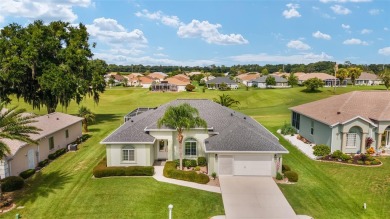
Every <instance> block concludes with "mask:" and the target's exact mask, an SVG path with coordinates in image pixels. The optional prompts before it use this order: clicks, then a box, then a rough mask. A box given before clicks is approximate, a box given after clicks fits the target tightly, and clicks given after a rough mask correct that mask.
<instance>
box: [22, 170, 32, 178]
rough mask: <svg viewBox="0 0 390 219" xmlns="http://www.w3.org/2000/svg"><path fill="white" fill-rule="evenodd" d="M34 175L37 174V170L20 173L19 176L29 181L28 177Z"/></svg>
mask: <svg viewBox="0 0 390 219" xmlns="http://www.w3.org/2000/svg"><path fill="white" fill-rule="evenodd" d="M34 173H35V169H28V170H25V171H23V172H21V173H19V176H20V177H22V178H23V179H27V178H28V177H30V176H32V175H34Z"/></svg>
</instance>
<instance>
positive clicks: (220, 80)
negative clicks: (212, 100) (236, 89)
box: [206, 77, 237, 84]
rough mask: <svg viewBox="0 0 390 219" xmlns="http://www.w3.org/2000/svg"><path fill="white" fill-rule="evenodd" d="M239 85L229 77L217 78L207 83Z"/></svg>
mask: <svg viewBox="0 0 390 219" xmlns="http://www.w3.org/2000/svg"><path fill="white" fill-rule="evenodd" d="M213 83H214V84H222V83H225V84H237V82H235V81H233V80H231V79H230V78H229V77H216V78H214V79H211V80H209V81H207V82H206V84H213Z"/></svg>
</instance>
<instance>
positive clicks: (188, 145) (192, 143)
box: [184, 138, 197, 156]
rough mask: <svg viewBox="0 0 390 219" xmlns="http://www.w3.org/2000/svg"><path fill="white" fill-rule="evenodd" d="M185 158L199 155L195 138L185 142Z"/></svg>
mask: <svg viewBox="0 0 390 219" xmlns="http://www.w3.org/2000/svg"><path fill="white" fill-rule="evenodd" d="M184 155H185V156H196V155H197V141H196V139H194V138H187V139H186V141H185V149H184Z"/></svg>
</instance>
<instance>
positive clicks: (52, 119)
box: [1, 112, 83, 157]
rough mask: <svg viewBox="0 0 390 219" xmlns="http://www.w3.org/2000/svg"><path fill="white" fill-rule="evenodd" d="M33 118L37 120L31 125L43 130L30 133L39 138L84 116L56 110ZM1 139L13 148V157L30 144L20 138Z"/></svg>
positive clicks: (80, 119)
mask: <svg viewBox="0 0 390 219" xmlns="http://www.w3.org/2000/svg"><path fill="white" fill-rule="evenodd" d="M33 120H35V121H36V122H34V123H31V125H33V126H35V127H37V128H39V129H41V130H42V131H40V132H39V134H30V135H29V136H30V138H31V139H33V140H39V139H42V138H44V137H46V136H49V135H52V134H54V133H55V132H58V131H60V130H62V129H65V128H66V127H69V126H71V125H73V124H75V123H78V122H80V121H82V120H83V118H81V117H77V116H72V115H69V114H65V113H60V112H54V113H50V114H47V115H44V116H38V117H36V118H34V119H33ZM80 137H81V136H80ZM1 141H4V142H5V143H6V144H7V145H8V147H9V148H10V149H11V154H10V155H9V157H12V156H13V155H14V154H15V153H16V152H17V151H18V150H19V149H20V148H21V147H24V146H26V145H28V143H26V142H23V141H19V140H10V139H1Z"/></svg>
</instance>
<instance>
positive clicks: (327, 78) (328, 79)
mask: <svg viewBox="0 0 390 219" xmlns="http://www.w3.org/2000/svg"><path fill="white" fill-rule="evenodd" d="M297 77H298V84H299V85H302V84H303V82H305V81H307V80H309V79H311V78H318V79H321V80H322V81H323V82H324V84H325V85H324V86H325V87H331V86H333V85H334V84H335V83H336V86H340V80H339V79H338V78H336V77H335V76H333V75H330V74H326V73H307V74H303V75H300V76H297ZM346 84H347V82H346V80H344V81H343V82H342V83H341V86H346Z"/></svg>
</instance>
